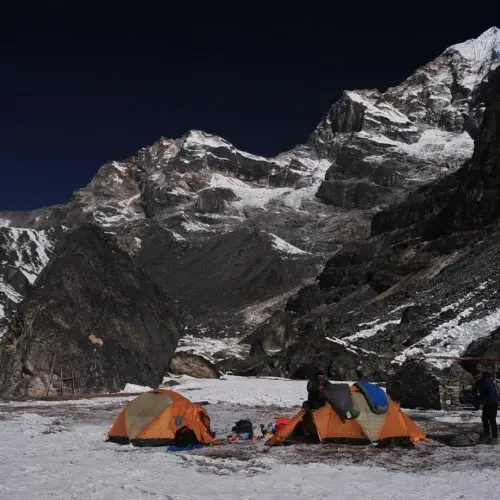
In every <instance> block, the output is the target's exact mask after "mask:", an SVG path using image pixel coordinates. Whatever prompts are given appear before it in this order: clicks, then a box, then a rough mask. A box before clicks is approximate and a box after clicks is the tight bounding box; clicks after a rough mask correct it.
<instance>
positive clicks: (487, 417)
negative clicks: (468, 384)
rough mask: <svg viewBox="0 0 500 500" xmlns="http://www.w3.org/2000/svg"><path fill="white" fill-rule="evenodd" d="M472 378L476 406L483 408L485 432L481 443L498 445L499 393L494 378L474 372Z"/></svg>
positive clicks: (480, 439) (486, 373) (481, 437)
mask: <svg viewBox="0 0 500 500" xmlns="http://www.w3.org/2000/svg"><path fill="white" fill-rule="evenodd" d="M472 376H473V377H474V380H475V383H474V386H473V391H474V393H475V394H476V395H477V397H476V400H475V405H476V407H477V408H480V407H481V406H482V407H483V412H482V415H481V420H482V423H483V432H482V434H481V436H480V438H479V442H480V443H483V444H498V431H497V412H498V401H499V398H498V391H497V388H496V385H495V380H494V379H493V376H492V375H491V374H490V373H488V372H482V371H479V370H477V369H475V370H473V372H472Z"/></svg>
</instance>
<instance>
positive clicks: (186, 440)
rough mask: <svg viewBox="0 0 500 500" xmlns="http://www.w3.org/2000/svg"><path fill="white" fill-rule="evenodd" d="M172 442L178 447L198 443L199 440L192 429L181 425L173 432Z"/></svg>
mask: <svg viewBox="0 0 500 500" xmlns="http://www.w3.org/2000/svg"><path fill="white" fill-rule="evenodd" d="M174 444H175V446H179V447H183V446H192V445H195V444H199V441H198V438H197V437H196V434H195V433H194V431H193V429H190V428H189V427H186V426H183V427H181V428H179V429H177V432H176V433H175V438H174Z"/></svg>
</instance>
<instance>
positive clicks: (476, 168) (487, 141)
mask: <svg viewBox="0 0 500 500" xmlns="http://www.w3.org/2000/svg"><path fill="white" fill-rule="evenodd" d="M499 78H500V68H499V69H497V70H495V72H494V73H492V74H491V75H490V78H489V79H488V84H487V85H483V86H482V94H481V95H479V96H478V102H482V103H484V105H485V106H486V110H485V112H484V119H483V122H482V125H481V128H480V130H479V131H478V134H477V140H476V149H475V153H474V156H473V158H472V159H471V160H470V162H468V163H467V164H466V165H465V166H464V167H463V168H462V169H461V170H459V171H458V172H456V173H455V174H452V175H450V176H449V177H447V178H445V179H443V180H442V181H441V182H439V183H437V184H436V185H434V186H430V187H428V188H426V189H422V190H420V191H418V192H417V193H416V194H415V195H413V196H410V197H409V198H408V200H407V201H406V202H405V203H403V204H401V205H397V206H395V207H393V208H391V209H390V210H387V211H384V212H381V213H379V214H378V215H376V216H375V218H374V220H373V224H372V232H373V236H372V237H371V238H369V239H368V240H366V241H363V242H359V243H357V244H356V243H354V244H350V245H344V246H343V247H342V248H340V249H339V250H338V251H337V252H335V253H334V255H333V256H332V257H331V258H330V259H329V260H328V261H327V263H326V265H325V267H324V269H323V271H322V273H321V274H320V275H319V276H318V278H317V284H316V285H314V286H312V285H310V286H309V287H308V288H306V289H305V290H302V291H300V292H299V293H298V294H296V295H295V296H292V297H291V298H290V299H289V301H288V305H287V310H288V311H289V314H290V318H291V320H292V321H293V324H294V328H295V330H296V335H297V339H298V340H297V343H296V344H297V345H296V347H295V348H296V349H297V350H298V351H300V349H301V347H302V346H304V345H305V343H306V342H307V341H306V340H303V339H304V336H316V337H318V338H322V337H323V338H330V339H331V338H336V339H338V340H340V341H343V342H346V343H347V344H348V345H349V346H354V347H355V348H357V349H362V350H364V351H368V352H373V353H377V355H378V358H379V360H380V363H381V365H382V366H383V367H384V368H383V369H382V370H380V372H381V374H382V375H381V376H382V379H387V378H388V377H390V372H391V370H392V369H394V368H397V367H398V366H399V365H402V367H401V370H403V371H398V374H399V375H398V376H399V377H400V382H398V383H399V384H403V383H404V384H406V383H408V384H410V381H411V380H412V377H413V375H412V373H413V372H411V370H410V368H409V367H411V366H413V365H412V364H411V363H410V364H407V363H405V361H406V360H407V359H408V358H415V357H420V358H422V357H424V356H426V355H445V356H446V355H447V356H458V355H460V354H462V353H463V352H464V351H465V350H466V349H467V346H468V345H469V344H470V343H471V342H472V341H476V340H477V339H480V338H483V337H486V336H488V335H489V333H490V332H492V331H493V330H495V329H496V328H498V327H499V326H500V296H499V295H498V287H499V285H500V254H499V252H500V250H499V248H500V217H499V216H500V212H499V210H498V199H499V197H498V182H499V181H498V176H499V172H500V163H499V157H500V154H499V153H500V151H499V144H500V135H499V133H498V131H499V130H500V127H499V123H500V108H499V103H500V79H499ZM401 214H402V215H401ZM387 221H389V222H390V223H389V224H388V223H387ZM486 343H487V342H486ZM288 349H290V348H288ZM323 351H324V348H323V347H321V346H320V345H318V346H316V347H314V348H313V349H312V352H313V353H314V352H316V354H317V355H320V354H321V355H322V354H323ZM282 356H284V358H286V360H287V362H291V360H292V356H294V354H293V353H292V352H291V351H289V352H288V353H286V351H283V354H282ZM362 362H363V360H362V359H361V360H360V364H362ZM452 364H453V361H452V360H449V359H439V358H430V359H427V360H425V363H424V365H423V366H430V367H432V369H433V370H435V375H437V374H439V373H440V372H442V371H443V370H447V369H449V368H450V367H451V366H452ZM345 366H346V367H348V368H349V369H350V367H351V364H350V362H348V361H345ZM405 370H410V373H409V375H408V376H407V377H406V375H404V371H405ZM391 380H392V379H391ZM400 389H401V391H403V392H404V388H403V385H401V387H400ZM408 404H409V403H408ZM412 404H413V403H412ZM414 404H417V403H414ZM417 405H422V404H421V403H418V404H417ZM434 406H436V405H434Z"/></svg>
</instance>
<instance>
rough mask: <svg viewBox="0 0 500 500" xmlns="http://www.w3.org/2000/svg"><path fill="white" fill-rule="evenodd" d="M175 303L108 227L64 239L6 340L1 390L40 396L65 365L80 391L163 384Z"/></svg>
mask: <svg viewBox="0 0 500 500" xmlns="http://www.w3.org/2000/svg"><path fill="white" fill-rule="evenodd" d="M179 330H180V328H179V324H178V320H177V312H176V310H175V307H173V306H172V305H171V302H170V300H169V298H168V297H167V296H166V295H165V294H164V293H163V292H162V291H161V289H160V288H159V287H158V286H157V285H155V284H153V283H152V282H151V281H150V280H149V279H148V278H147V277H146V276H145V275H144V273H143V272H142V271H140V270H139V269H138V268H137V267H136V266H135V265H134V263H133V261H132V260H131V259H130V257H129V256H128V255H127V254H126V253H125V252H123V251H122V250H120V249H119V248H118V247H117V246H116V245H115V244H114V243H113V242H112V240H111V239H110V238H109V237H108V236H106V235H105V234H104V233H103V232H102V230H101V229H99V228H98V227H95V226H88V225H84V226H82V227H81V228H80V229H78V230H76V231H75V232H72V233H70V234H68V235H67V236H66V237H65V238H64V239H63V240H62V241H61V242H60V243H59V244H58V247H57V248H56V250H55V251H54V254H53V256H52V258H51V261H50V263H49V264H48V265H47V266H46V267H45V269H44V270H43V271H42V273H41V274H40V276H39V278H38V279H37V281H36V282H35V284H34V286H33V288H32V289H31V290H30V291H29V293H28V296H27V298H26V300H25V301H24V302H23V303H22V304H21V306H20V307H19V309H18V313H17V315H16V316H15V318H14V320H13V322H12V324H11V325H10V327H9V330H8V332H7V334H6V335H5V336H4V338H3V340H2V343H1V345H0V365H1V366H2V370H1V371H0V393H1V394H2V395H3V396H6V395H7V396H10V395H31V396H36V395H41V394H43V393H44V392H45V390H46V386H47V384H48V379H49V374H50V371H51V367H52V364H53V363H54V357H55V364H54V367H55V368H56V371H55V374H56V377H54V379H53V382H56V383H59V384H60V381H58V380H57V378H58V377H57V374H58V373H59V369H60V368H62V369H63V371H64V372H65V375H66V376H67V375H68V372H69V370H70V369H73V371H74V375H75V379H74V384H75V390H76V391H77V392H78V393H81V394H85V393H92V392H99V391H117V390H120V389H122V388H123V386H124V385H125V383H127V382H133V383H137V384H141V385H150V386H156V385H158V384H159V383H160V382H161V379H162V376H163V375H164V373H165V372H166V370H167V368H168V364H169V362H170V359H171V357H172V355H173V353H174V350H175V347H176V345H177V341H178V336H179Z"/></svg>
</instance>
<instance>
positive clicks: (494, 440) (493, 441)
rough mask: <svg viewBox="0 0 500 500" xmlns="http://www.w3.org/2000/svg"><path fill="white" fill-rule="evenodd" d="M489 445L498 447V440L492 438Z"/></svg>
mask: <svg viewBox="0 0 500 500" xmlns="http://www.w3.org/2000/svg"><path fill="white" fill-rule="evenodd" d="M488 444H492V445H497V444H498V438H491V439H490V440H489V441H488Z"/></svg>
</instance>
